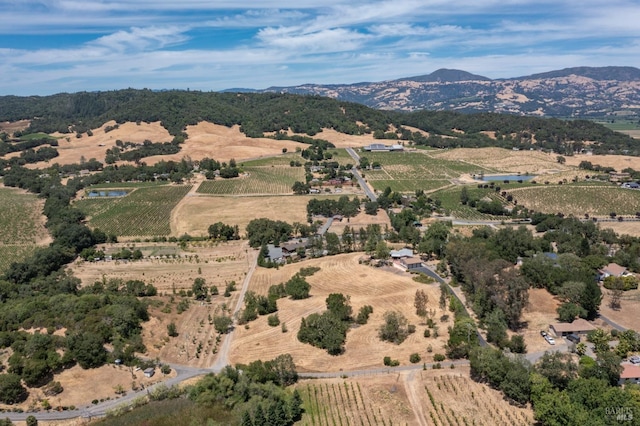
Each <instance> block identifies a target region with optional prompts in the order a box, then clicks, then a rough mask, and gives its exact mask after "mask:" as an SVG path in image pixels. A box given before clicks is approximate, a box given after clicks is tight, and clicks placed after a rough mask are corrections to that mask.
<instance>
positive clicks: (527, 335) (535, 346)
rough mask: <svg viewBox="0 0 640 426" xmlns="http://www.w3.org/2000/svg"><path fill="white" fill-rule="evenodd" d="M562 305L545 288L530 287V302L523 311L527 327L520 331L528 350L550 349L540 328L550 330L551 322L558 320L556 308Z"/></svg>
mask: <svg viewBox="0 0 640 426" xmlns="http://www.w3.org/2000/svg"><path fill="white" fill-rule="evenodd" d="M559 305H560V301H558V300H557V299H556V298H555V297H554V296H553V295H552V294H551V293H549V292H548V291H547V290H545V289H543V288H532V289H529V304H528V305H527V306H526V307H525V309H524V311H523V312H522V321H524V322H526V323H527V328H526V329H525V330H523V331H522V332H520V333H519V334H522V335H523V336H524V341H525V343H526V345H527V352H538V351H544V350H547V349H549V344H548V343H547V341H546V340H544V339H543V338H542V336H540V330H545V331H548V330H549V324H553V323H555V322H557V319H556V318H557V316H558V314H557V312H556V309H557V307H558V306H559Z"/></svg>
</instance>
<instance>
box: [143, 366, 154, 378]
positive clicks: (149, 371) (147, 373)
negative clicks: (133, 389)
mask: <svg viewBox="0 0 640 426" xmlns="http://www.w3.org/2000/svg"><path fill="white" fill-rule="evenodd" d="M154 374H156V369H155V368H154V367H149V368H146V369H145V370H144V377H153V375H154Z"/></svg>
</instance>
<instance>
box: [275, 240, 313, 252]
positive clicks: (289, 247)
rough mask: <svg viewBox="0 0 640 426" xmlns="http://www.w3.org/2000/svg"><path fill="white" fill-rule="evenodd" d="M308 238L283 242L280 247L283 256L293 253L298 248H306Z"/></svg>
mask: <svg viewBox="0 0 640 426" xmlns="http://www.w3.org/2000/svg"><path fill="white" fill-rule="evenodd" d="M307 243H308V239H307V238H300V239H298V240H291V241H287V242H286V243H283V244H282V245H281V246H280V247H281V249H282V255H283V256H290V255H292V254H295V253H296V251H297V250H298V249H299V248H305V249H306V248H307Z"/></svg>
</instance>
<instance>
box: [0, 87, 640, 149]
mask: <svg viewBox="0 0 640 426" xmlns="http://www.w3.org/2000/svg"><path fill="white" fill-rule="evenodd" d="M21 119H28V120H31V126H30V128H29V129H27V131H26V133H34V132H44V133H52V132H55V131H58V132H62V133H83V132H86V131H87V130H90V129H92V128H97V127H99V126H101V125H103V124H104V123H106V122H107V121H109V120H116V121H117V122H118V123H124V122H128V121H130V122H141V121H144V122H154V121H161V122H162V125H163V126H164V127H165V128H166V129H167V130H168V131H169V132H170V133H171V134H172V135H174V136H175V138H176V142H178V143H180V142H181V141H182V140H183V139H184V138H185V137H186V135H185V134H184V133H183V132H184V130H185V128H186V126H187V125H192V124H197V123H198V122H200V121H209V122H212V123H216V124H222V125H225V126H232V125H240V126H241V130H242V132H244V133H245V134H246V135H247V136H250V137H258V136H263V134H264V133H265V132H274V131H281V130H285V131H286V130H287V129H291V130H292V131H294V132H296V133H306V134H308V135H310V136H314V135H316V134H317V133H319V132H321V130H322V129H323V128H332V129H335V130H336V131H339V132H343V133H346V134H363V133H373V134H374V136H375V137H377V138H381V139H400V140H406V141H411V142H413V143H415V144H419V145H429V146H434V147H441V148H445V147H458V146H465V147H482V146H501V147H506V148H511V147H518V148H521V149H528V148H533V147H535V148H544V149H549V150H553V151H555V152H557V153H562V154H571V153H572V152H574V151H579V150H580V149H582V148H583V146H584V145H585V144H584V142H593V143H589V149H592V150H593V151H594V152H595V153H627V154H630V155H640V149H639V148H638V144H637V141H635V140H634V139H632V138H631V137H629V136H626V135H622V134H620V133H616V132H613V131H611V130H609V129H607V128H605V127H603V126H601V125H599V124H595V123H592V122H589V121H583V120H575V121H564V120H558V119H544V118H537V117H521V116H515V115H506V114H494V113H482V114H462V113H455V112H446V111H418V112H413V113H402V112H392V111H380V110H375V109H371V108H368V107H366V106H363V105H360V104H355V103H349V102H341V101H337V100H334V99H329V98H323V97H318V96H299V95H289V94H272V93H263V94H256V93H204V92H188V91H166V92H153V91H150V90H133V89H127V90H119V91H113V92H92V93H87V92H83V93H75V94H57V95H53V96H46V97H15V96H5V97H0V121H16V120H21ZM392 125H393V126H395V128H396V129H397V131H391V129H392ZM403 126H412V127H416V128H418V129H421V130H424V131H427V132H429V136H425V135H424V134H423V133H419V132H415V131H410V130H408V129H406V128H403ZM482 132H488V133H493V132H495V137H490V136H489V135H487V134H486V133H482ZM4 139H7V136H6V135H5V137H4Z"/></svg>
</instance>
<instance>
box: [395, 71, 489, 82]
mask: <svg viewBox="0 0 640 426" xmlns="http://www.w3.org/2000/svg"><path fill="white" fill-rule="evenodd" d="M490 80H491V79H490V78H487V77H484V76H481V75H477V74H471V73H470V72H467V71H462V70H456V69H448V68H440V69H439V70H435V71H434V72H432V73H431V74H427V75H420V76H416V77H407V78H401V79H399V80H397V81H419V82H423V83H457V82H459V81H490Z"/></svg>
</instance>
